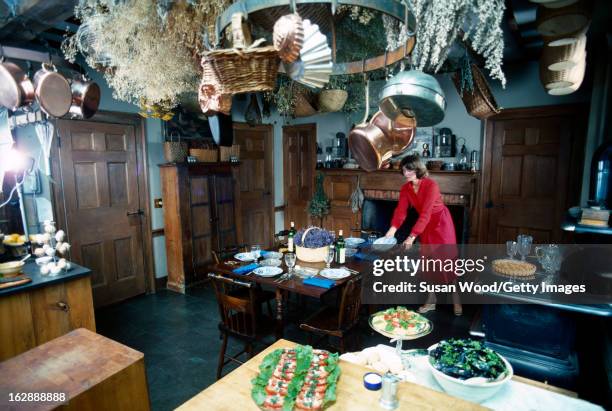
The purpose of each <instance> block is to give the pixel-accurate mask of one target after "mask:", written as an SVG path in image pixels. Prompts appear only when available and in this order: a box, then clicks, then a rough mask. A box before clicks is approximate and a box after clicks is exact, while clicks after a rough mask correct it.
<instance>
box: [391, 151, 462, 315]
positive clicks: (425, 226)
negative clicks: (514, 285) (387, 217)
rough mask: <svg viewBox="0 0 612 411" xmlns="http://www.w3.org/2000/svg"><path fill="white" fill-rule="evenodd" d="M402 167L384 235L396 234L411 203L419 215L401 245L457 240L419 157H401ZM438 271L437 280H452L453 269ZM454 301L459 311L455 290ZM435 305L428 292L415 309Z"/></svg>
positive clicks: (428, 307)
mask: <svg viewBox="0 0 612 411" xmlns="http://www.w3.org/2000/svg"><path fill="white" fill-rule="evenodd" d="M401 170H402V174H403V175H404V177H406V184H404V185H403V186H402V188H401V190H400V197H399V201H398V204H397V207H396V208H395V212H394V213H393V219H392V220H391V228H389V231H387V234H385V237H394V236H395V233H396V231H397V230H398V229H399V228H400V227H401V225H402V224H403V222H404V220H405V219H406V215H407V214H408V208H409V207H414V208H415V210H416V211H417V212H418V213H419V218H418V220H417V221H416V223H415V224H414V226H413V227H412V230H411V231H410V235H409V236H408V238H406V240H405V241H404V243H403V244H404V246H406V247H407V248H410V247H411V246H412V244H414V242H415V240H416V239H417V238H418V239H419V242H420V244H422V245H430V244H431V245H437V244H456V243H457V240H456V238H455V225H454V224H453V219H452V217H451V214H450V211H448V208H446V206H445V205H444V202H442V196H441V195H440V188H439V187H438V184H437V183H436V182H435V181H434V180H432V179H431V178H429V177H427V175H428V173H427V169H426V168H425V166H424V165H423V163H422V162H421V160H420V158H419V157H418V156H413V155H410V156H406V157H404V158H403V159H402V162H401ZM441 248H444V250H441V252H442V254H448V251H449V250H447V249H446V248H448V247H441ZM431 257H438V258H448V257H451V258H454V257H456V255H453V256H448V255H446V256H444V255H432V256H431ZM449 274H450V275H449ZM439 275H440V277H441V278H437V279H436V280H439V281H443V282H446V283H447V282H451V281H454V277H455V276H454V273H445V272H442V273H439ZM453 305H454V312H455V315H461V314H462V307H461V303H460V302H459V295H458V294H456V293H453ZM435 309H436V295H435V294H434V293H430V294H429V296H428V298H427V303H426V304H424V305H422V306H421V307H419V310H418V311H419V312H420V313H425V312H427V311H432V310H435Z"/></svg>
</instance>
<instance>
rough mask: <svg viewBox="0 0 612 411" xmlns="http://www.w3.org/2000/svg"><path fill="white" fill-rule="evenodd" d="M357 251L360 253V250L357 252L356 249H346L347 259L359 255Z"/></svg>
mask: <svg viewBox="0 0 612 411" xmlns="http://www.w3.org/2000/svg"><path fill="white" fill-rule="evenodd" d="M357 251H359V250H357V249H356V248H346V249H345V253H346V256H347V257H352V256H354V255H355V254H357Z"/></svg>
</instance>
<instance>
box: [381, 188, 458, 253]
mask: <svg viewBox="0 0 612 411" xmlns="http://www.w3.org/2000/svg"><path fill="white" fill-rule="evenodd" d="M408 207H414V208H415V209H416V211H417V212H418V213H419V219H418V220H417V222H416V223H415V224H414V227H412V231H411V232H410V235H412V236H414V237H419V240H420V242H421V244H456V243H457V240H456V238H455V225H454V224H453V219H452V217H451V214H450V211H448V208H446V206H445V205H444V203H443V202H442V196H441V195H440V188H439V187H438V184H437V183H436V182H435V181H433V180H432V179H431V178H428V177H425V178H423V179H421V184H420V185H419V192H418V193H415V192H414V188H413V187H412V183H406V184H404V185H403V186H402V189H401V191H400V198H399V202H398V203H397V207H396V208H395V211H394V212H393V219H392V220H391V226H392V227H395V228H396V229H399V228H400V227H401V225H402V223H403V222H404V220H405V219H406V215H407V214H408Z"/></svg>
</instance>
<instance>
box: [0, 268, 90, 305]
mask: <svg viewBox="0 0 612 411" xmlns="http://www.w3.org/2000/svg"><path fill="white" fill-rule="evenodd" d="M70 265H71V266H72V269H70V271H67V272H62V273H60V274H59V275H55V276H51V275H41V274H40V267H39V266H38V265H36V263H35V262H34V261H28V262H27V263H26V265H25V266H24V267H23V273H24V274H25V275H27V276H28V277H30V278H31V279H32V281H30V282H29V283H27V284H23V285H18V286H16V287H9V288H4V289H1V290H0V298H1V297H4V296H6V295H10V294H15V293H19V292H22V291H31V290H34V289H36V288H41V287H47V286H49V285H53V284H58V283H63V282H66V281H71V280H74V279H77V278H80V277H84V276H88V275H90V274H91V270H90V269H88V268H85V267H82V266H80V265H78V264H74V263H70Z"/></svg>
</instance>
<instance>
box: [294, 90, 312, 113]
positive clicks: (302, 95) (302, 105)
mask: <svg viewBox="0 0 612 411" xmlns="http://www.w3.org/2000/svg"><path fill="white" fill-rule="evenodd" d="M308 94H309V93H308V92H307V91H304V90H302V89H298V91H297V92H296V94H295V108H294V110H293V116H294V117H308V116H312V115H314V114H317V110H316V109H315V108H314V107H313V105H312V103H311V101H310V96H309V95H308Z"/></svg>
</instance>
